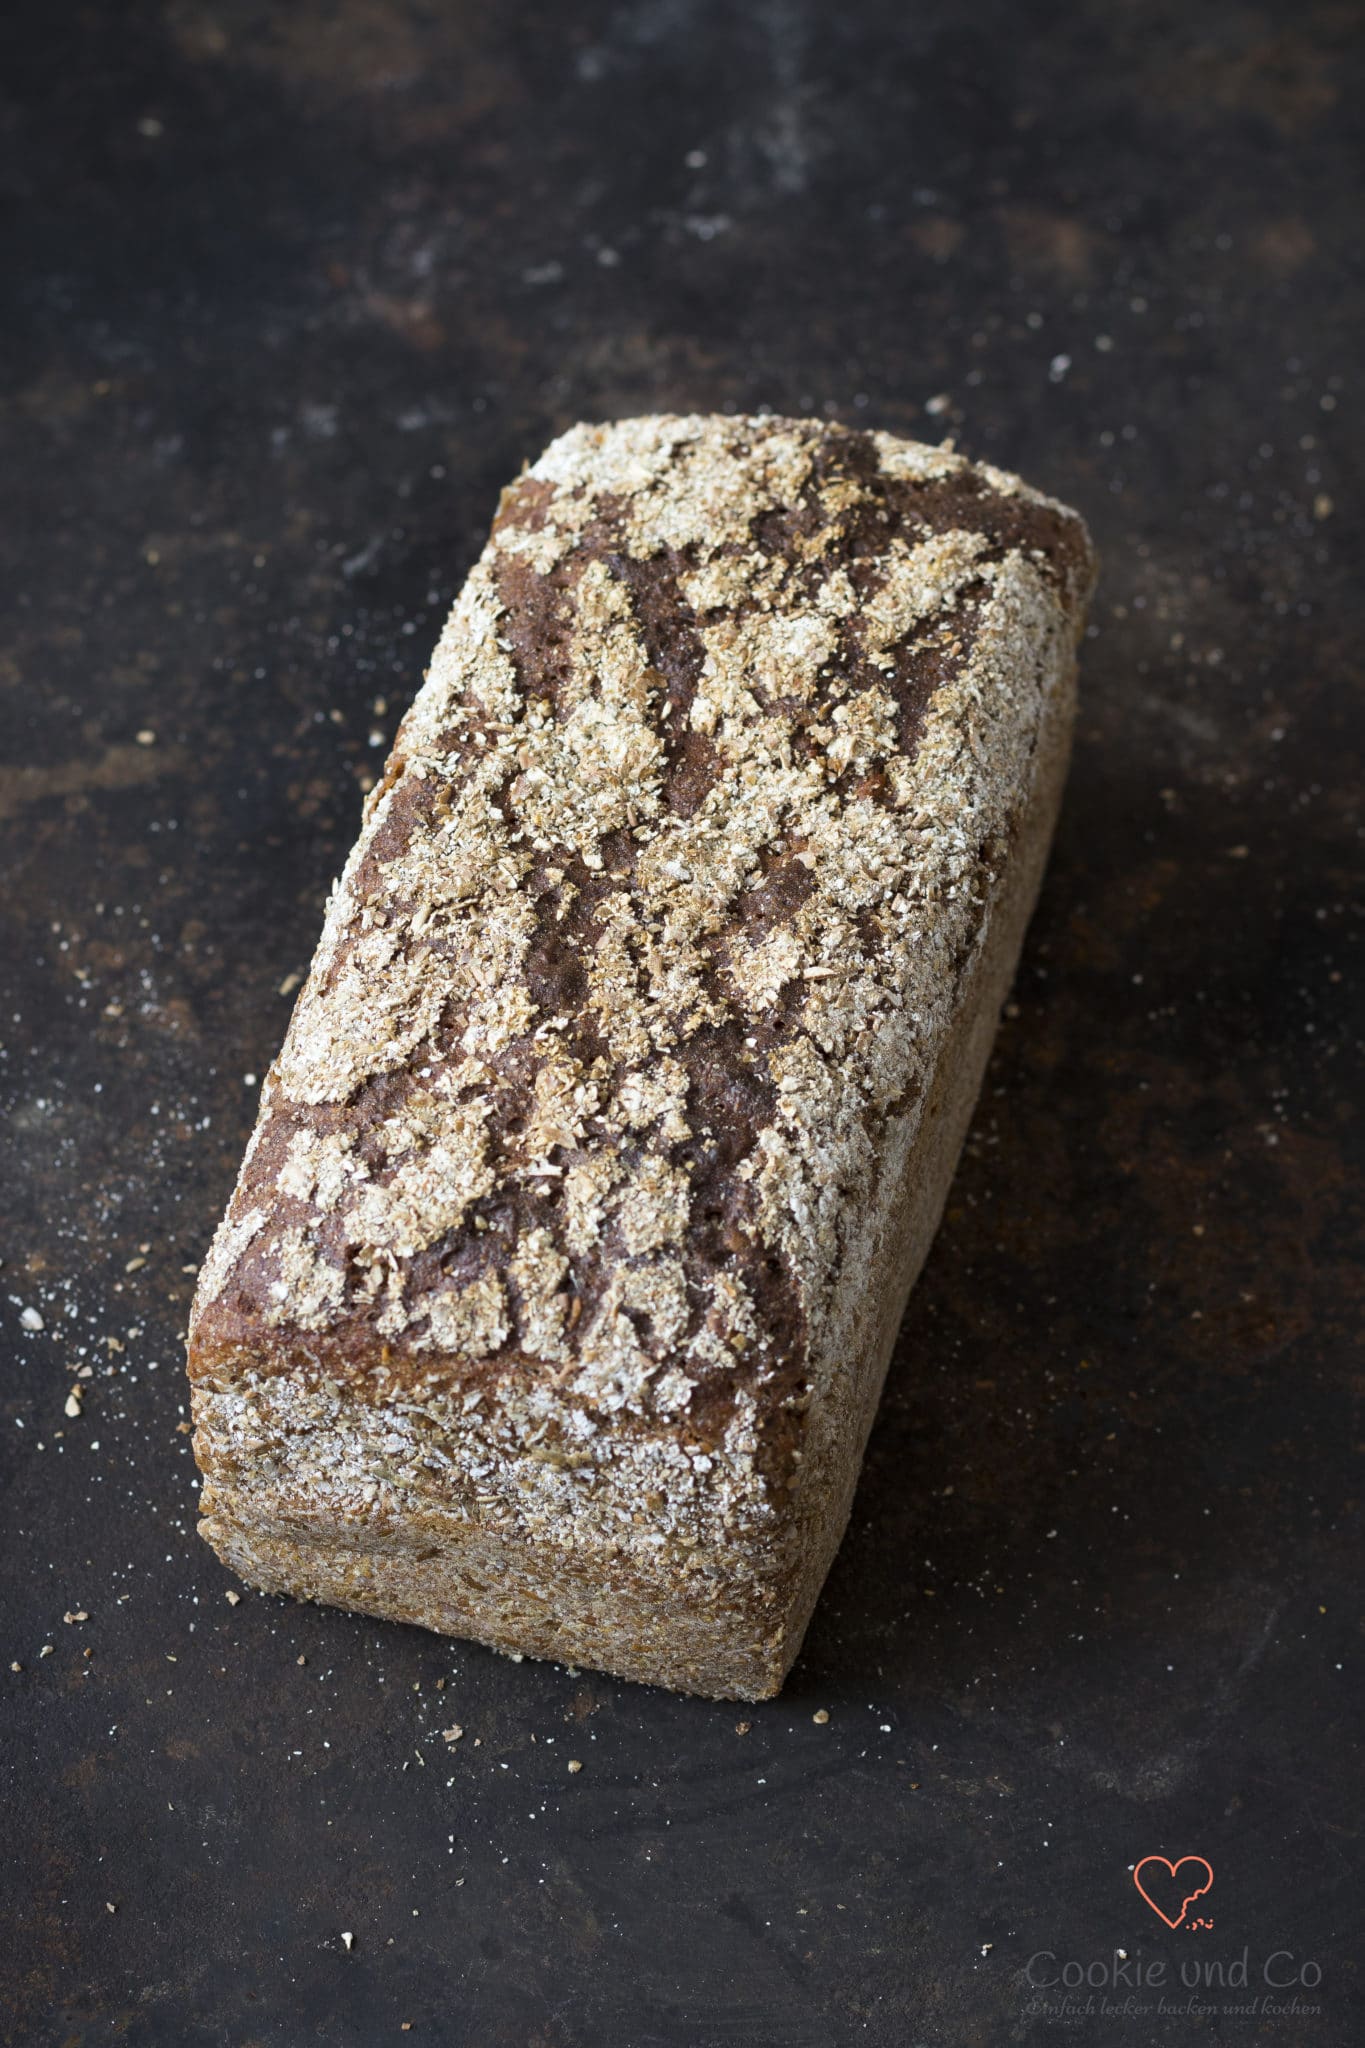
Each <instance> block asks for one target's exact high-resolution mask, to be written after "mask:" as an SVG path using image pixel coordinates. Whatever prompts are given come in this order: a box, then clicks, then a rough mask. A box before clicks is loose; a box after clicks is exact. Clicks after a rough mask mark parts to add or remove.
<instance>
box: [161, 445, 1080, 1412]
mask: <svg viewBox="0 0 1365 2048" xmlns="http://www.w3.org/2000/svg"><path fill="white" fill-rule="evenodd" d="M1092 576H1093V562H1092V557H1091V553H1090V548H1089V543H1088V539H1087V536H1086V533H1085V529H1084V526H1083V525H1082V523H1081V521H1080V520H1079V519H1078V518H1077V516H1076V515H1075V514H1074V513H1071V512H1069V511H1067V510H1066V509H1065V508H1064V507H1063V506H1060V505H1058V504H1056V503H1054V502H1053V501H1052V500H1050V499H1048V498H1045V497H1043V496H1041V495H1039V494H1038V493H1037V492H1034V491H1032V490H1030V489H1028V488H1027V487H1026V486H1024V485H1023V484H1021V483H1020V482H1019V480H1018V479H1017V478H1015V477H1012V476H1008V475H1005V474H1003V473H1002V472H1000V471H997V470H995V469H991V468H988V467H986V466H984V465H981V464H972V463H969V462H967V461H965V460H964V459H963V458H961V457H960V456H958V455H955V454H953V453H951V452H950V451H948V450H945V449H941V448H929V447H920V446H917V445H915V444H913V443H909V442H905V441H901V440H897V439H894V438H892V437H891V436H890V435H886V434H880V433H864V432H854V431H850V430H848V429H846V428H844V427H841V426H836V425H832V424H830V423H827V422H824V421H812V420H789V419H777V418H767V417H764V418H730V417H689V418H670V417H658V418H645V419H634V420H624V421H621V422H618V423H616V424H615V425H610V426H578V427H575V428H573V429H571V431H569V432H568V433H566V434H564V435H562V436H561V437H560V438H559V439H558V440H557V441H555V442H554V443H553V444H552V445H551V446H550V447H549V448H548V449H547V450H546V452H545V454H544V455H542V456H541V458H540V460H539V461H538V462H536V463H535V464H533V465H532V466H531V468H529V469H528V470H526V471H525V472H524V473H523V475H522V476H521V477H520V478H519V479H518V481H517V482H516V483H515V484H514V485H512V487H511V488H510V489H509V490H508V491H507V492H505V493H504V496H503V499H502V502H501V505H500V508H499V511H498V515H497V518H496V521H495V523H494V527H493V531H492V536H491V538H490V540H489V543H488V546H487V548H486V549H485V551H484V553H483V555H482V557H481V558H480V560H479V562H478V563H477V564H476V566H475V568H474V569H473V571H472V572H471V574H470V576H469V579H468V581H467V582H466V584H465V586H464V589H463V591H462V592H461V594H460V596H459V599H458V601H457V603H456V605H455V608H454V610H453V612H452V614H451V617H450V620H449V622H448V624H447V626H446V628H445V631H444V633H443V634H442V636H441V640H440V644H439V646H438V648H437V650H436V654H435V657H434V659H433V662H432V666H431V669H430V671H429V674H428V677H427V680H426V683H425V685H424V687H423V688H422V690H421V691H420V693H419V695H418V697H417V699H416V701H415V703H414V704H413V706H412V709H411V711H410V712H409V713H408V715H407V717H406V718H405V720H404V721H403V724H402V726H401V728H400V731H399V733H398V736H397V739H396V741H395V743H394V747H393V751H392V754H391V756H390V759H389V762H388V765H387V768H386V771H385V774H384V777H383V780H382V782H381V783H380V785H379V786H378V787H377V788H376V790H375V791H374V792H373V793H372V795H371V797H370V799H369V801H368V803H367V806H366V814H365V823H364V828H363V831H362V833H361V836H360V839H359V841H358V843H357V845H356V847H355V849H354V851H353V853H352V855H351V858H350V859H349V861H348V863H347V866H346V869H345V872H344V874H343V875H342V877H341V879H340V881H339V883H338V884H337V886H336V888H335V890H334V893H333V895H332V897H331V900H330V903H329V907H328V912H327V918H326V924H325V928H324V931H323V935H322V938H321V941H320V944H319V947H318V951H317V955H316V957H315V959H314V962H313V966H312V971H311V973H310V975H309V978H308V981H307V983H306V985H305V987H304V989H303V991H302V993H301V995H300V997H299V1001H298V1005H297V1007H296V1010H295V1012H294V1017H293V1021H292V1023H291V1026H290V1029H289V1034H288V1037H287V1039H286V1042H285V1045H284V1047H283V1050H282V1052H281V1054H280V1056H279V1058H278V1060H277V1061H276V1063H275V1066H274V1068H273V1069H272V1071H271V1073H270V1075H269V1077H268V1079H267V1083H266V1086H265V1089H264V1091H263V1096H262V1103H261V1111H260V1120H259V1123H258V1125H257V1129H256V1132H255V1134H254V1136H253V1138H252V1141H251V1145H250V1148H249V1150H248V1154H247V1158H246V1161H245V1163H244V1165H243V1169H242V1173H241V1177H240V1180H239V1182H238V1186H237V1189H236V1192H235V1194H234V1196H233V1199H232V1203H231V1206H230V1209H229V1211H228V1214H227V1216H226V1217H225V1219H224V1222H223V1225H222V1228H221V1229H220V1232H219V1234H218V1237H217V1238H216V1240H215V1243H214V1246H213V1248H212V1251H211V1252H210V1254H209V1256H208V1258H207V1260H206V1261H205V1265H204V1269H203V1273H202V1275H201V1279H200V1285H199V1291H198V1296H197V1299H196V1305H195V1313H194V1321H193V1329H192V1345H191V1369H192V1371H195V1372H197V1373H198V1374H200V1375H201V1376H203V1377H204V1378H206V1379H210V1380H214V1381H219V1382H221V1381H224V1380H229V1379H231V1377H232V1375H233V1374H234V1373H235V1372H239V1371H241V1372H246V1371H250V1372H269V1371H271V1370H272V1369H273V1368H274V1367H276V1366H279V1365H281V1364H283V1363H285V1362H289V1363H290V1364H291V1365H292V1367H293V1368H294V1369H295V1370H300V1371H313V1370H316V1371H318V1372H322V1373H325V1374H327V1375H329V1376H331V1377H332V1378H337V1377H348V1378H349V1379H350V1380H352V1381H353V1382H354V1383H355V1384H356V1385H357V1386H361V1385H363V1386H364V1387H365V1388H366V1389H369V1390H370V1391H371V1392H372V1393H373V1394H374V1395H375V1396H376V1397H382V1395H383V1393H384V1390H385V1388H386V1387H392V1386H393V1385H395V1384H398V1383H401V1384H402V1385H404V1386H405V1387H407V1388H409V1389H411V1388H412V1387H413V1386H414V1385H427V1386H436V1385H439V1386H441V1387H443V1388H444V1389H445V1390H446V1391H449V1390H450V1389H451V1387H452V1386H455V1387H458V1386H459V1385H461V1384H467V1385H468V1387H469V1388H470V1389H471V1392H470V1396H469V1398H470V1399H477V1398H479V1395H480V1390H482V1391H483V1392H485V1393H487V1392H488V1391H490V1390H496V1389H497V1388H498V1387H499V1386H502V1387H506V1386H508V1385H510V1384H512V1382H513V1381H515V1383H516V1384H517V1385H518V1387H519V1388H520V1389H521V1398H523V1405H524V1395H525V1389H526V1387H527V1386H528V1385H529V1386H531V1387H533V1388H534V1389H535V1390H537V1400H538V1401H539V1403H540V1410H541V1411H543V1413H544V1414H545V1415H546V1416H547V1417H549V1416H551V1415H552V1414H553V1415H557V1416H559V1417H560V1418H561V1420H562V1419H563V1418H564V1417H565V1416H571V1417H572V1418H573V1426H574V1427H576V1428H578V1427H581V1428H582V1429H585V1430H590V1429H592V1428H593V1427H595V1426H596V1423H597V1421H598V1419H600V1418H601V1417H602V1416H603V1415H606V1414H611V1415H615V1416H617V1417H618V1418H622V1417H625V1416H629V1417H632V1418H635V1420H636V1422H637V1423H638V1425H639V1426H641V1427H645V1428H649V1427H657V1426H665V1427H673V1428H679V1427H685V1428H686V1429H687V1430H689V1431H691V1432H692V1433H693V1434H695V1435H696V1436H697V1438H698V1440H699V1441H704V1440H705V1439H706V1438H707V1437H708V1435H711V1434H714V1428H715V1427H716V1426H717V1418H721V1419H722V1420H723V1419H724V1418H726V1417H729V1416H732V1414H733V1412H734V1407H735V1402H736V1400H737V1399H738V1398H739V1397H740V1395H741V1394H742V1393H745V1392H749V1393H751V1392H752V1390H753V1388H754V1387H755V1386H756V1385H757V1384H759V1383H761V1382H764V1381H770V1380H772V1379H774V1378H780V1379H783V1380H784V1382H789V1386H790V1392H791V1398H792V1399H793V1400H797V1399H799V1388H800V1385H801V1379H802V1375H803V1373H804V1372H805V1370H806V1367H807V1362H808V1359H809V1356H810V1354H811V1351H812V1347H813V1346H815V1347H817V1348H818V1342H819V1338H820V1332H821V1328H822V1316H823V1315H824V1313H825V1310H826V1308H827V1305H828V1302H829V1299H830V1296H831V1291H832V1287H833V1283H834V1276H835V1274H836V1271H837V1267H838V1262H839V1258H840V1249H841V1242H842V1241H843V1240H844V1238H845V1236H846V1225H847V1221H848V1218H849V1216H850V1214H851V1213H852V1212H853V1210H854V1209H856V1207H857V1205H858V1204H860V1203H865V1202H866V1201H867V1200H868V1199H870V1194H871V1189H870V1185H869V1183H870V1180H872V1179H875V1174H876V1170H877V1160H878V1156H879V1138H880V1133H881V1132H882V1131H883V1129H884V1128H885V1126H886V1124H887V1121H888V1119H894V1118H896V1117H899V1116H904V1115H909V1114H912V1113H913V1112H914V1106H915V1104H916V1102H917V1100H918V1098H919V1096H920V1094H921V1092H922V1089H923V1087H924V1084H925V1081H926V1079H927V1077H928V1076H929V1075H930V1074H931V1073H932V1070H933V1064H934V1060H935V1057H936V1054H937V1050H938V1047H939V1045H940V1044H941V1042H942V1038H943V1034H944V1032H945V1030H946V1028H947V1020H948V1018H949V1016H950V1013H951V1007H952V997H953V991H954V988H955V986H956V981H957V978H958V976H959V974H960V972H961V970H962V967H963V963H964V961H965V960H966V959H967V958H968V957H969V955H970V953H971V949H972V947H973V946H974V944H975V943H976V942H977V939H978V936H979V931H980V926H981V922H982V917H983V910H984V906H985V902H986V895H985V889H986V884H987V883H988V881H989V878H990V874H991V872H992V866H993V864H996V863H998V861H999V859H1000V858H1001V857H1002V855H1003V853H1004V852H1005V850H1007V847H1008V842H1009V837H1010V832H1011V828H1012V822H1013V815H1014V810H1015V808H1016V805H1017V800H1018V796H1019V792H1020V790H1021V788H1022V787H1023V786H1024V784H1025V782H1026V779H1027V763H1028V755H1029V749H1030V747H1031V745H1032V743H1033V737H1034V734H1035V731H1036V727H1037V721H1038V717H1039V715H1040V707H1041V704H1042V701H1043V699H1044V697H1045V695H1046V693H1047V691H1048V690H1050V689H1052V688H1053V687H1055V686H1056V685H1057V682H1058V679H1059V677H1061V676H1062V675H1063V674H1064V673H1065V672H1066V670H1067V669H1068V668H1069V665H1070V661H1071V655H1072V649H1073V644H1074V637H1075V634H1076V632H1077V631H1078V630H1079V621H1080V616H1081V612H1082V609H1083V605H1084V601H1085V598H1086V596H1087V594H1088V590H1089V586H1090V582H1091V580H1092ZM494 1398H496V1392H495V1391H494Z"/></svg>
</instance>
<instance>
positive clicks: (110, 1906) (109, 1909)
mask: <svg viewBox="0 0 1365 2048" xmlns="http://www.w3.org/2000/svg"><path fill="white" fill-rule="evenodd" d="M104 1910H105V1912H106V1913H117V1911H118V1907H117V1906H116V1905H115V1904H114V1902H113V1900H112V1899H106V1900H105V1902H104Z"/></svg>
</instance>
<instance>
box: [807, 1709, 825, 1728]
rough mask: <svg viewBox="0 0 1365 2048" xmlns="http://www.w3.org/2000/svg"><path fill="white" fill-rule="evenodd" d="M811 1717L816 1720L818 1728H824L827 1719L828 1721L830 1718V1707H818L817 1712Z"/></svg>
mask: <svg viewBox="0 0 1365 2048" xmlns="http://www.w3.org/2000/svg"><path fill="white" fill-rule="evenodd" d="M811 1719H812V1721H814V1723H815V1725H816V1727H817V1728H823V1727H824V1725H825V1723H826V1721H828V1719H829V1708H828V1707H817V1708H816V1710H815V1712H814V1713H813V1714H812V1715H811Z"/></svg>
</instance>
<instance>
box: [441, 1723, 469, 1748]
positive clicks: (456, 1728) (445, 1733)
mask: <svg viewBox="0 0 1365 2048" xmlns="http://www.w3.org/2000/svg"><path fill="white" fill-rule="evenodd" d="M463 1734H464V1729H463V1728H462V1727H461V1726H460V1724H459V1722H458V1721H456V1722H454V1723H452V1725H451V1726H450V1727H449V1728H443V1729H442V1730H441V1740H442V1742H450V1743H455V1742H458V1741H459V1740H460V1737H461V1736H462V1735H463Z"/></svg>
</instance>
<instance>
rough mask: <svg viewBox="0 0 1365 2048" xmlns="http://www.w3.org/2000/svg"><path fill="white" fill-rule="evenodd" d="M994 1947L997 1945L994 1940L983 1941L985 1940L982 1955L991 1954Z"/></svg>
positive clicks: (982, 1945)
mask: <svg viewBox="0 0 1365 2048" xmlns="http://www.w3.org/2000/svg"><path fill="white" fill-rule="evenodd" d="M994 1947H995V1943H994V1942H993V1941H983V1942H982V1944H981V1953H982V1955H983V1956H988V1955H989V1954H990V1952H991V1950H992V1949H993V1948H994Z"/></svg>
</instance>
